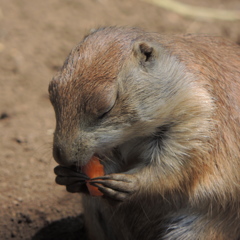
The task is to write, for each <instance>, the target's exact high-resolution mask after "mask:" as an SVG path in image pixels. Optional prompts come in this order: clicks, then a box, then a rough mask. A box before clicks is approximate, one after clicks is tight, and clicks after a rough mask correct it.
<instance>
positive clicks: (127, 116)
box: [49, 29, 190, 166]
mask: <svg viewBox="0 0 240 240" xmlns="http://www.w3.org/2000/svg"><path fill="white" fill-rule="evenodd" d="M108 30H109V29H108ZM108 30H105V29H103V30H100V31H97V32H95V33H93V34H91V35H89V36H87V37H86V38H85V39H84V40H83V41H82V42H81V43H80V44H79V45H78V46H77V47H76V48H75V49H73V50H72V52H71V53H70V55H69V57H68V59H67V60H66V62H65V64H64V66H63V68H62V69H61V71H60V72H59V73H58V74H57V75H56V76H55V77H54V78H53V80H52V82H51V83H50V86H49V94H50V99H51V102H52V104H53V107H54V109H55V113H56V131H55V134H54V150H53V153H54V158H55V160H56V161H57V162H58V163H59V164H62V165H66V166H70V165H74V164H78V165H80V166H82V165H85V164H86V163H87V162H88V160H89V159H90V158H91V156H92V155H93V154H96V153H97V154H98V153H101V152H104V151H108V150H110V149H112V148H114V147H116V146H118V145H121V144H123V143H126V142H128V141H130V140H132V139H136V138H139V137H145V136H150V135H151V134H153V133H154V132H155V131H156V128H158V127H159V126H161V125H164V124H165V121H166V119H167V118H169V116H171V114H172V110H173V108H175V105H176V104H177V102H181V99H179V96H178V92H179V91H180V92H181V89H184V91H186V92H187V89H186V88H184V85H186V86H188V88H189V86H190V84H189V83H188V81H187V78H186V81H181V82H182V83H181V84H182V86H180V87H179V83H178V81H179V79H184V78H185V76H186V74H184V71H183V66H182V65H181V64H180V63H178V62H177V60H176V59H175V58H174V57H171V56H170V55H169V53H168V52H167V51H165V50H164V49H163V48H162V47H161V46H160V45H159V44H156V43H154V42H151V41H147V40H138V39H137V37H136V36H134V34H133V36H128V34H129V33H128V32H127V33H126V32H124V33H121V32H120V33H119V32H118V33H115V32H111V34H109V35H107V34H108V33H107V31H108ZM134 38H136V40H134ZM179 89H180V90H179ZM181 96H183V94H182V92H181ZM176 99H178V100H177V101H176ZM167 103H168V104H167ZM172 117H174V116H172Z"/></svg>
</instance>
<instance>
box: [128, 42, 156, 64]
mask: <svg viewBox="0 0 240 240" xmlns="http://www.w3.org/2000/svg"><path fill="white" fill-rule="evenodd" d="M133 51H134V56H135V57H136V58H137V59H138V60H139V63H140V64H141V65H142V66H144V67H151V66H152V65H153V64H154V62H155V60H156V56H157V51H156V48H155V46H154V44H152V43H149V42H136V43H135V44H134V47H133Z"/></svg>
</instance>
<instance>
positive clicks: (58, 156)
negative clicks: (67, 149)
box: [53, 145, 66, 165]
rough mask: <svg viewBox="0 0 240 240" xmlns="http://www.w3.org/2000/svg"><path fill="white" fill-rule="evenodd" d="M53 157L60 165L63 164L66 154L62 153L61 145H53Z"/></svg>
mask: <svg viewBox="0 0 240 240" xmlns="http://www.w3.org/2000/svg"><path fill="white" fill-rule="evenodd" d="M53 157H54V159H55V160H56V162H57V163H59V164H60V165H65V162H66V154H65V153H64V150H63V149H62V148H61V147H59V146H56V145H54V146H53Z"/></svg>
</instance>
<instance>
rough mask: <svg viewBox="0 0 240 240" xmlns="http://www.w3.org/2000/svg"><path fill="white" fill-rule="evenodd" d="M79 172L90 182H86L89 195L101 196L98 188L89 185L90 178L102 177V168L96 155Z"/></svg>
mask: <svg viewBox="0 0 240 240" xmlns="http://www.w3.org/2000/svg"><path fill="white" fill-rule="evenodd" d="M81 170H82V172H83V173H84V174H86V175H87V176H88V177H89V178H90V180H87V181H86V185H87V188H88V191H89V193H90V195H92V196H102V195H103V194H102V193H101V192H100V191H99V190H98V188H97V187H95V186H93V185H91V184H90V183H89V182H90V181H91V179H92V178H95V177H100V176H104V167H103V165H102V164H101V163H100V159H99V157H98V156H97V155H93V156H92V157H91V159H90V161H89V162H88V163H87V164H86V165H85V166H83V167H82V168H81Z"/></svg>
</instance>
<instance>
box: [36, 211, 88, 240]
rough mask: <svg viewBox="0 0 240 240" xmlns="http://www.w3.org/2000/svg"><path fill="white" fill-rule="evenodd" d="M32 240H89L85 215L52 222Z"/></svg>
mask: <svg viewBox="0 0 240 240" xmlns="http://www.w3.org/2000/svg"><path fill="white" fill-rule="evenodd" d="M32 240H87V238H86V234H85V230H84V225H83V215H79V216H77V217H68V218H64V219H61V220H58V221H55V222H52V223H50V224H49V225H48V226H46V227H44V228H42V229H41V230H39V231H38V232H37V233H36V234H35V235H34V236H33V237H32Z"/></svg>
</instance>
